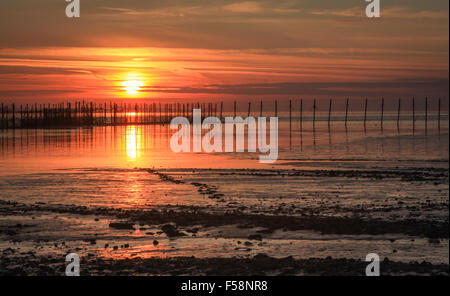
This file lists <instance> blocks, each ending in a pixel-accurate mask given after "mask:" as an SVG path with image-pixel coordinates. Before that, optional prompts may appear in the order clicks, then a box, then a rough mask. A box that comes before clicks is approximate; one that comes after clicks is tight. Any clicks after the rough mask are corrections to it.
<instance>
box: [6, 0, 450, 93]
mask: <svg viewBox="0 0 450 296" xmlns="http://www.w3.org/2000/svg"><path fill="white" fill-rule="evenodd" d="M80 2H81V17H80V18H77V19H69V18H67V17H66V15H65V7H66V5H67V3H66V2H65V1H64V0H35V1H29V0H1V1H0V100H16V101H19V100H44V99H71V98H98V99H108V98H136V99H143V98H151V99H170V98H187V99H192V98H197V99H201V98H219V99H228V98H238V99H239V98H242V99H248V98H252V99H253V98H258V99H259V98H280V99H283V98H299V97H303V98H312V97H318V98H326V99H328V98H330V97H333V98H343V97H346V96H349V97H352V98H353V97H355V98H361V97H366V96H367V97H369V98H379V97H380V96H385V97H392V98H395V97H397V96H400V97H411V96H416V97H421V96H426V95H427V96H430V97H437V96H440V97H442V98H445V99H446V100H444V101H448V91H449V90H448V79H449V25H448V22H449V2H448V0H432V1H422V0H389V1H387V0H381V18H379V19H369V18H367V17H366V16H365V7H366V5H367V3H366V2H365V1H364V0H340V1H336V0H323V1H317V0H267V1H227V0H207V1H202V0H170V1H168V0H159V1H153V0H80Z"/></svg>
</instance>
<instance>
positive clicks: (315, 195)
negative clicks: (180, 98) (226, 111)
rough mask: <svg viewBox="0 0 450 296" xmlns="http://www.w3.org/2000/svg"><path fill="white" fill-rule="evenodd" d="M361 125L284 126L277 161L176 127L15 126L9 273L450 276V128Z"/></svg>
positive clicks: (8, 190) (5, 143) (3, 251)
mask: <svg viewBox="0 0 450 296" xmlns="http://www.w3.org/2000/svg"><path fill="white" fill-rule="evenodd" d="M284 124H286V123H284ZM353 124H354V126H350V127H349V128H348V129H343V128H342V127H339V126H335V127H332V128H331V130H330V129H329V128H327V127H326V126H320V125H319V126H317V127H316V128H315V129H314V130H312V129H311V127H308V126H306V127H305V128H304V129H303V130H302V131H301V132H300V131H299V130H298V128H297V127H296V130H295V131H294V132H291V133H289V131H288V130H287V129H286V125H284V126H283V124H282V125H281V128H282V129H281V133H280V155H279V160H278V161H277V162H276V163H274V164H270V165H269V164H260V163H258V161H257V156H258V155H252V154H251V153H244V154H242V153H235V154H206V153H189V154H177V153H172V152H170V151H168V139H169V137H170V135H171V131H170V130H168V128H167V126H122V127H96V128H90V129H59V130H51V129H43V130H16V131H11V130H10V131H5V132H2V133H1V134H0V139H1V144H0V147H1V153H0V168H1V173H0V189H1V193H0V274H2V275H15V274H24V275H64V270H65V265H66V262H65V261H64V259H65V255H66V254H68V253H72V252H73V253H77V254H79V255H80V258H81V267H80V270H81V274H82V275H108V274H111V275H239V274H242V275H252V274H265V275H364V271H365V266H366V264H367V263H366V262H364V259H365V257H366V255H367V254H368V253H377V254H379V255H380V259H381V261H382V262H381V273H382V274H385V275H398V274H417V275H429V274H440V275H442V274H444V275H448V273H449V267H448V264H449V257H448V250H449V245H448V234H449V229H448V225H449V221H448V217H449V215H448V203H449V192H448V186H449V183H448V182H449V175H448V172H449V170H448V169H449V167H448V129H447V127H445V126H444V127H442V128H441V130H440V131H439V132H438V131H437V130H429V131H427V132H426V133H425V131H423V130H420V129H419V130H414V132H413V131H412V130H411V129H410V128H409V127H405V128H403V130H401V131H398V130H397V129H395V128H389V125H388V126H387V127H385V128H384V130H383V131H380V129H379V127H377V126H375V125H374V126H369V128H368V129H367V130H365V131H363V130H361V129H360V128H359V126H358V125H357V124H356V123H353ZM430 125H431V124H430Z"/></svg>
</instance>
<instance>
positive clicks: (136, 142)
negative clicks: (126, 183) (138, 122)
mask: <svg viewBox="0 0 450 296" xmlns="http://www.w3.org/2000/svg"><path fill="white" fill-rule="evenodd" d="M125 138H126V152H127V160H129V161H136V160H137V159H138V158H139V156H140V152H141V149H142V145H141V144H142V135H141V133H140V128H138V127H136V126H127V130H126V135H125Z"/></svg>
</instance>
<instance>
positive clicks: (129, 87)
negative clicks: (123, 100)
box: [122, 80, 144, 95]
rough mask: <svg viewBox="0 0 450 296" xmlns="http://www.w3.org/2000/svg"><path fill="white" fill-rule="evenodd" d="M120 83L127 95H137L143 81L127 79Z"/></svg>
mask: <svg viewBox="0 0 450 296" xmlns="http://www.w3.org/2000/svg"><path fill="white" fill-rule="evenodd" d="M122 85H123V86H124V88H123V89H124V90H125V91H126V92H127V94H128V95H137V94H138V93H139V91H140V89H141V87H142V86H143V85H144V83H143V82H142V81H140V80H127V81H124V82H122Z"/></svg>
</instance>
